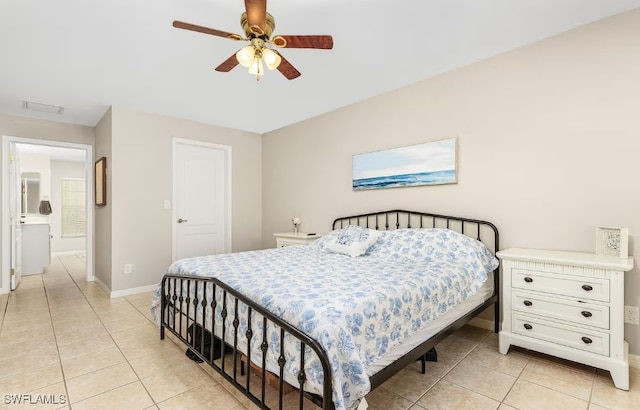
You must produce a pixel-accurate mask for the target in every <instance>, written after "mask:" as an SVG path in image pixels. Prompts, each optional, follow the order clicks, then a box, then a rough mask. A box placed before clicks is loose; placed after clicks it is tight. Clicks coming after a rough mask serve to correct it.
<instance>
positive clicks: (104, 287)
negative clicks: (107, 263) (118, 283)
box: [94, 276, 111, 295]
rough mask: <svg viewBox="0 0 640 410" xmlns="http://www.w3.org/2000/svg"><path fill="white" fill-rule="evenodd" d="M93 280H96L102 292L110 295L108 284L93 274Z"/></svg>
mask: <svg viewBox="0 0 640 410" xmlns="http://www.w3.org/2000/svg"><path fill="white" fill-rule="evenodd" d="M94 282H96V283H97V284H98V286H100V289H102V290H104V293H106V294H107V295H111V289H109V286H107V285H105V284H104V283H103V282H102V281H101V280H100V279H98V278H97V277H96V276H94Z"/></svg>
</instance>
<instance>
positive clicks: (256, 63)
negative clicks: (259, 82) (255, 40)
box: [249, 57, 264, 75]
mask: <svg viewBox="0 0 640 410" xmlns="http://www.w3.org/2000/svg"><path fill="white" fill-rule="evenodd" d="M249 74H253V75H263V74H264V66H263V65H262V59H261V58H259V57H256V58H254V59H253V63H251V67H249Z"/></svg>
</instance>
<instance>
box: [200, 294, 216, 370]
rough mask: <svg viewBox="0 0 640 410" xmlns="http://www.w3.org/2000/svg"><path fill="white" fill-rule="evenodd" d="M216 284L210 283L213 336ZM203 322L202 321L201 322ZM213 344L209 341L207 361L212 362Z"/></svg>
mask: <svg viewBox="0 0 640 410" xmlns="http://www.w3.org/2000/svg"><path fill="white" fill-rule="evenodd" d="M216 289H217V287H216V284H215V283H214V284H213V285H212V289H211V333H212V335H211V336H212V337H213V333H214V329H215V328H216V308H217V307H218V301H217V300H216ZM202 323H204V322H202ZM214 350H215V348H214V344H213V341H212V343H211V348H210V349H209V362H210V363H213V354H214Z"/></svg>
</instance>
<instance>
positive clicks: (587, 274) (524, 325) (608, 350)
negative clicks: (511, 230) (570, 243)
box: [497, 248, 633, 390]
mask: <svg viewBox="0 0 640 410" xmlns="http://www.w3.org/2000/svg"><path fill="white" fill-rule="evenodd" d="M497 256H498V258H500V260H501V261H502V275H501V278H502V285H501V286H502V303H501V307H502V330H501V331H500V334H499V350H500V353H502V354H507V352H508V351H509V346H511V345H516V346H520V347H524V348H527V349H531V350H535V351H538V352H542V353H546V354H549V355H552V356H557V357H561V358H564V359H567V360H571V361H574V362H579V363H584V364H587V365H590V366H594V367H597V368H600V369H605V370H609V371H610V372H611V376H612V378H613V382H614V384H615V385H616V387H617V388H619V389H622V390H629V344H628V343H627V342H626V341H625V340H624V272H625V271H628V270H631V269H632V268H633V258H632V257H629V258H623V259H621V258H614V257H606V256H597V255H595V254H591V253H579V252H562V251H548V250H539V249H520V248H511V249H506V250H503V251H500V252H498V253H497Z"/></svg>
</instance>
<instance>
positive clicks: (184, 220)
mask: <svg viewBox="0 0 640 410" xmlns="http://www.w3.org/2000/svg"><path fill="white" fill-rule="evenodd" d="M184 222H187V220H186V219H182V218H178V223H179V224H181V223H184Z"/></svg>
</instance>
